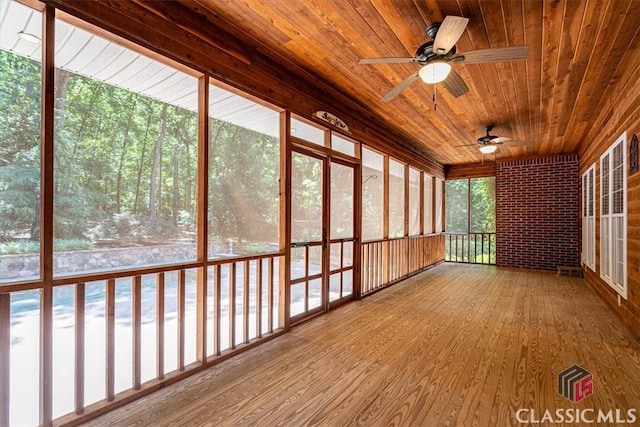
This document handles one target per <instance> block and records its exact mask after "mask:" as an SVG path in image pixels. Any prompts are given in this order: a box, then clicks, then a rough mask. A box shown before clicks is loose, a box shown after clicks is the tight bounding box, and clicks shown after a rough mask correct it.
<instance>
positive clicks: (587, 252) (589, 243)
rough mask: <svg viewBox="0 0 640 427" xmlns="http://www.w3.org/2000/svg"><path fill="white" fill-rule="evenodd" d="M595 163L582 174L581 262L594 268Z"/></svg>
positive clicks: (593, 269)
mask: <svg viewBox="0 0 640 427" xmlns="http://www.w3.org/2000/svg"><path fill="white" fill-rule="evenodd" d="M595 170H596V165H595V163H594V164H593V165H592V166H591V167H590V168H589V169H587V171H586V172H585V173H584V174H583V175H582V263H583V264H584V265H586V266H587V267H589V268H590V269H591V270H592V271H595V269H596V218H595V210H596V206H595V205H596V201H595V183H594V181H595Z"/></svg>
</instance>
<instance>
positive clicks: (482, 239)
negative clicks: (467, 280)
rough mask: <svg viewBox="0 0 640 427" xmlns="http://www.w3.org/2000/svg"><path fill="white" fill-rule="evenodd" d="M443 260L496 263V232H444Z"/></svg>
mask: <svg viewBox="0 0 640 427" xmlns="http://www.w3.org/2000/svg"><path fill="white" fill-rule="evenodd" d="M445 261H450V262H461V263H470V264H495V263H496V233H446V234H445Z"/></svg>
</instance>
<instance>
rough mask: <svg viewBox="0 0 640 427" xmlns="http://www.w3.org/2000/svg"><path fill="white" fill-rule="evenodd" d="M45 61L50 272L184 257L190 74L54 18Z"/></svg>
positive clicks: (189, 225)
mask: <svg viewBox="0 0 640 427" xmlns="http://www.w3.org/2000/svg"><path fill="white" fill-rule="evenodd" d="M55 59H56V63H55V65H56V69H55V83H56V85H55V99H56V101H55V102H56V105H55V109H56V117H55V119H56V120H55V171H54V179H55V190H54V191H55V192H54V233H55V242H54V261H55V265H54V273H55V274H58V275H66V274H75V273H78V272H81V271H82V272H88V271H96V270H98V271H99V270H106V269H114V268H126V267H131V266H143V265H153V264H161V263H169V262H171V263H173V262H179V261H185V260H194V259H195V227H196V221H195V213H196V170H197V161H196V156H197V140H198V138H197V115H196V110H197V79H196V78H195V77H193V76H191V75H187V74H185V73H182V72H180V71H177V70H176V69H174V68H171V67H170V66H168V65H166V64H163V63H160V62H158V61H155V60H153V59H151V58H149V57H146V56H144V55H142V54H140V53H138V52H134V51H132V50H130V49H128V48H126V47H124V46H121V45H118V44H115V43H114V42H112V41H110V40H107V39H104V38H102V37H99V36H97V35H95V34H93V33H91V32H89V31H87V30H85V29H83V28H78V27H76V26H74V25H71V24H69V23H67V22H64V21H61V20H57V21H56V56H55ZM132 248H135V251H132V250H131V249H132ZM79 252H82V253H83V255H82V256H80V255H79Z"/></svg>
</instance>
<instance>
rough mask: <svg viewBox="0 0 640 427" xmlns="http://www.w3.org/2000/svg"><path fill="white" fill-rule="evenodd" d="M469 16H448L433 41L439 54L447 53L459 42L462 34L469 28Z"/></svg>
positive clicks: (434, 47)
mask: <svg viewBox="0 0 640 427" xmlns="http://www.w3.org/2000/svg"><path fill="white" fill-rule="evenodd" d="M468 23H469V18H463V17H461V16H451V15H449V16H446V17H445V18H444V21H442V24H440V28H438V33H437V34H436V38H435V40H434V41H433V52H434V53H437V54H438V55H446V54H447V53H449V51H450V50H451V49H452V48H453V46H455V44H456V43H457V42H458V39H459V38H460V36H462V33H463V32H464V30H465V28H467V24H468Z"/></svg>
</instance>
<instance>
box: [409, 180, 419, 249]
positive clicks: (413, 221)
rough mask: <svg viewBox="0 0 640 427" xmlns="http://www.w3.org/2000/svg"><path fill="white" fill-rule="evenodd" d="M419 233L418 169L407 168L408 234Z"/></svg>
mask: <svg viewBox="0 0 640 427" xmlns="http://www.w3.org/2000/svg"><path fill="white" fill-rule="evenodd" d="M419 234H420V171H419V170H417V169H414V168H409V235H410V236H417V235H419Z"/></svg>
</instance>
